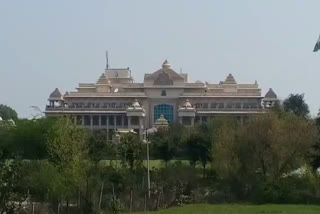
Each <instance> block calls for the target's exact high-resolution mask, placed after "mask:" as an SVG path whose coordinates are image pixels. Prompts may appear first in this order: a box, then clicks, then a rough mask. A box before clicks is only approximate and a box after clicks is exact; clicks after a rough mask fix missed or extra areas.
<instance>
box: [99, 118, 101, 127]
mask: <svg viewBox="0 0 320 214" xmlns="http://www.w3.org/2000/svg"><path fill="white" fill-rule="evenodd" d="M99 129H101V115H99Z"/></svg>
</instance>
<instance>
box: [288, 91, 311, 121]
mask: <svg viewBox="0 0 320 214" xmlns="http://www.w3.org/2000/svg"><path fill="white" fill-rule="evenodd" d="M283 109H284V111H286V112H291V113H294V114H295V115H297V116H299V117H304V118H307V117H308V115H309V112H310V111H309V106H308V104H307V103H306V102H305V100H304V94H290V95H289V97H288V98H287V99H285V100H284V101H283Z"/></svg>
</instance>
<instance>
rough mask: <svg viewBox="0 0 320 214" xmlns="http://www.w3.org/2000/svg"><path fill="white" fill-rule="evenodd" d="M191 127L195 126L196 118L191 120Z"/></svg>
mask: <svg viewBox="0 0 320 214" xmlns="http://www.w3.org/2000/svg"><path fill="white" fill-rule="evenodd" d="M191 126H194V117H192V118H191Z"/></svg>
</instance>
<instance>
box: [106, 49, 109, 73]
mask: <svg viewBox="0 0 320 214" xmlns="http://www.w3.org/2000/svg"><path fill="white" fill-rule="evenodd" d="M106 69H109V56H108V51H106Z"/></svg>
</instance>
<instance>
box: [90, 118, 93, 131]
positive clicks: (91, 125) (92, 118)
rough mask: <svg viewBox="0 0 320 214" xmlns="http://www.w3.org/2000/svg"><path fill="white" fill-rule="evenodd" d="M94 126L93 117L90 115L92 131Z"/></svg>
mask: <svg viewBox="0 0 320 214" xmlns="http://www.w3.org/2000/svg"><path fill="white" fill-rule="evenodd" d="M92 126H93V118H92V115H90V129H92Z"/></svg>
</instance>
